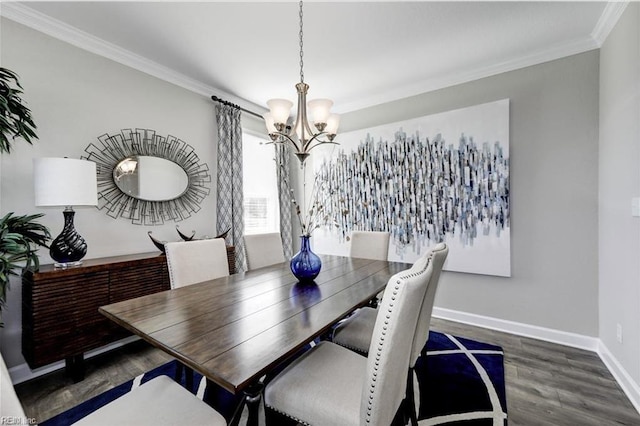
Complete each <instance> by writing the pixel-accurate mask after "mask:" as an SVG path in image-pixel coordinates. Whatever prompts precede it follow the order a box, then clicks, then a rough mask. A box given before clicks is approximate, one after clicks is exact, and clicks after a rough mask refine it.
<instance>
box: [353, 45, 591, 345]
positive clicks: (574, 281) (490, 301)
mask: <svg viewBox="0 0 640 426" xmlns="http://www.w3.org/2000/svg"><path fill="white" fill-rule="evenodd" d="M503 98H509V99H510V148H509V151H510V156H511V158H510V167H511V182H510V184H511V203H512V215H511V218H512V222H511V236H512V240H511V267H512V276H511V277H510V278H498V277H490V276H482V275H472V274H463V273H455V272H444V273H443V275H442V278H441V279H442V281H441V284H440V287H439V290H438V297H437V300H436V306H437V307H439V308H446V309H452V310H456V311H462V312H466V313H472V314H477V315H482V316H486V317H491V318H497V319H501V320H507V321H514V322H518V323H524V324H529V325H534V326H540V327H546V328H550V329H554V330H560V331H566V332H571V333H577V334H580V335H585V336H597V335H598V238H597V236H598V235H597V231H596V230H597V229H598V207H597V202H598V198H597V185H598V173H597V167H598V51H591V52H587V53H583V54H580V55H575V56H571V57H568V58H564V59H560V60H556V61H552V62H548V63H544V64H541V65H537V66H532V67H528V68H524V69H521V70H517V71H512V72H508V73H504V74H500V75H496V76H493V77H489V78H484V79H481V80H477V81H473V82H470V83H466V84H462V85H458V86H454V87H450V88H446V89H442V90H438V91H434V92H430V93H426V94H422V95H418V96H414V97H411V98H407V99H403V100H400V101H397V102H392V103H387V104H383V105H379V106H376V107H372V108H368V109H365V110H361V111H357V112H353V113H350V114H345V116H343V118H342V123H343V125H342V128H341V131H350V130H356V129H361V128H366V127H371V126H375V125H380V124H384V123H392V122H396V121H400V120H405V119H409V118H414V117H421V116H424V115H428V114H433V113H439V112H443V111H447V110H451V109H456V108H462V107H467V106H471V105H476V104H481V103H485V102H490V101H494V100H498V99H503Z"/></svg>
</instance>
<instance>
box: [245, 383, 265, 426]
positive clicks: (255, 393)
mask: <svg viewBox="0 0 640 426" xmlns="http://www.w3.org/2000/svg"><path fill="white" fill-rule="evenodd" d="M263 390H264V384H263V383H261V382H258V383H255V384H253V385H251V386H249V387H248V388H247V389H245V391H244V399H245V401H246V404H247V407H248V408H249V418H248V419H247V426H258V414H259V409H260V399H262V391H263Z"/></svg>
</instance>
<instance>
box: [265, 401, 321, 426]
mask: <svg viewBox="0 0 640 426" xmlns="http://www.w3.org/2000/svg"><path fill="white" fill-rule="evenodd" d="M265 407H267V408H269V409H270V410H273V411H275V412H276V413H280V414H282V415H283V416H285V417H288V418H290V419H291V420H295V421H296V422H298V423H300V424H302V425H304V426H311V425H310V424H309V423H307V422H305V421H304V420H300V419H299V418H297V417H295V416H292V415H290V414H287V413H285V412H284V411H280V410H278V409H277V408H275V407H272V406H270V405H266V404H265Z"/></svg>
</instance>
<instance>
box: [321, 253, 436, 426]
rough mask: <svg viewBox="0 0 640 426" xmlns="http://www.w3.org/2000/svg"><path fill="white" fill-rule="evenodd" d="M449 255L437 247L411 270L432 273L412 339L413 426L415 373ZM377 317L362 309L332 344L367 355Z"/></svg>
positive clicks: (373, 311) (409, 398)
mask: <svg viewBox="0 0 640 426" xmlns="http://www.w3.org/2000/svg"><path fill="white" fill-rule="evenodd" d="M448 254H449V248H448V247H447V245H446V244H444V243H440V244H437V245H436V246H435V247H434V248H433V249H432V250H430V251H429V252H427V253H426V254H425V255H424V256H423V257H421V258H420V259H418V261H416V263H414V265H413V266H412V267H411V269H410V271H414V270H422V269H424V268H427V269H429V270H431V272H430V274H429V276H430V278H429V282H428V286H427V291H426V292H425V294H424V300H423V301H422V306H421V308H420V313H419V316H418V322H417V325H416V329H415V334H414V337H413V345H412V349H411V358H410V361H409V374H408V379H407V404H409V405H408V406H407V407H406V408H407V414H408V415H409V417H410V419H411V423H412V425H414V426H415V425H417V416H416V409H415V400H414V398H413V369H414V367H415V365H416V362H417V361H418V357H419V356H420V354H421V351H422V349H423V348H424V345H425V344H426V343H427V339H428V338H429V325H430V323H431V313H432V312H433V303H434V301H435V297H436V291H437V289H438V283H439V281H440V273H441V272H442V267H443V265H444V262H445V260H446V259H447V255H448ZM378 314H379V312H378V310H377V309H374V308H370V307H364V308H361V309H359V310H358V311H356V312H355V313H354V314H353V315H352V316H350V317H348V318H347V319H345V320H344V321H342V322H341V323H340V324H338V326H336V328H335V329H334V331H333V337H332V341H333V342H334V343H337V344H338V345H341V346H344V347H346V348H349V349H352V350H354V351H356V352H358V353H361V354H363V355H368V353H369V350H370V346H371V339H372V336H373V333H374V327H375V323H376V318H377V316H378Z"/></svg>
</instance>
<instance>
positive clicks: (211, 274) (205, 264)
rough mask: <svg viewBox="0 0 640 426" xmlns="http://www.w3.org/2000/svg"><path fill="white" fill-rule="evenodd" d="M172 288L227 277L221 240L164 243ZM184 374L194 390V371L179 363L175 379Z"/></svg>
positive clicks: (224, 245)
mask: <svg viewBox="0 0 640 426" xmlns="http://www.w3.org/2000/svg"><path fill="white" fill-rule="evenodd" d="M164 247H165V253H166V256H167V266H168V268H169V282H170V284H171V288H178V287H185V286H188V285H192V284H196V283H199V282H202V281H207V280H213V279H216V278H221V277H226V276H228V275H229V262H228V261H227V247H226V244H225V241H224V238H212V239H208V240H196V241H178V242H172V243H166V244H165V246H164ZM183 371H184V373H185V382H186V387H187V389H189V390H192V389H193V369H191V368H189V367H186V370H185V366H184V364H182V363H181V362H178V366H177V367H176V377H175V378H176V380H177V381H180V379H181V378H182V373H183Z"/></svg>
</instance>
